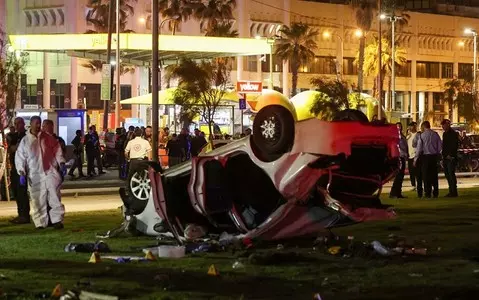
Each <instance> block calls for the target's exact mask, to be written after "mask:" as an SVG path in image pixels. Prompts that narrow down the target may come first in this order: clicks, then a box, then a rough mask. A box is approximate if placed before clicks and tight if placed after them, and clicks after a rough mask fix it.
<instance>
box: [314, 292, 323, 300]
mask: <svg viewBox="0 0 479 300" xmlns="http://www.w3.org/2000/svg"><path fill="white" fill-rule="evenodd" d="M313 300H322V299H321V295H319V293H316V294H314V296H313Z"/></svg>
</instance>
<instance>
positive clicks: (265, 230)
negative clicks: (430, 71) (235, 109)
mask: <svg viewBox="0 0 479 300" xmlns="http://www.w3.org/2000/svg"><path fill="white" fill-rule="evenodd" d="M262 97H264V95H263V96H262ZM266 98H267V99H264V98H263V99H262V100H263V101H261V100H259V101H258V104H259V105H260V110H259V111H258V113H257V115H256V117H255V119H254V124H253V128H254V130H253V135H252V136H249V137H245V138H243V139H240V140H236V141H233V142H230V143H228V144H227V145H223V146H222V147H220V148H217V149H215V150H213V151H211V152H209V153H206V154H203V155H200V156H199V157H196V158H193V159H192V160H190V161H187V162H185V163H183V164H180V165H178V166H175V167H172V168H170V169H168V170H165V171H163V170H162V169H161V167H160V166H158V165H155V164H152V163H150V164H149V166H150V168H149V170H148V178H149V181H150V183H149V184H150V185H151V193H150V195H149V197H148V199H147V200H143V201H141V200H138V199H136V198H135V197H132V196H131V195H129V194H128V193H122V199H123V202H124V212H125V219H126V220H128V222H129V226H127V227H128V228H129V230H130V231H134V232H136V233H141V234H146V235H158V234H160V233H163V232H165V231H168V232H171V233H173V235H174V236H175V237H176V238H177V240H178V241H179V242H181V241H182V240H183V235H184V234H183V233H184V231H185V228H186V226H187V225H188V224H196V225H198V226H201V227H203V228H206V229H207V231H209V232H222V231H229V232H237V233H244V234H246V235H247V236H248V237H251V238H256V237H259V238H262V239H266V240H275V239H283V238H290V237H294V236H302V235H308V234H316V233H317V232H318V231H319V230H321V229H324V228H333V227H338V226H345V225H350V224H354V223H358V222H363V221H369V220H381V219H388V218H393V217H394V216H395V213H394V211H393V209H392V208H391V207H390V206H387V205H383V204H382V203H381V201H380V198H379V196H380V192H381V188H382V186H383V184H384V183H386V182H387V181H389V180H390V179H391V178H392V177H393V176H394V175H395V174H396V172H397V170H398V166H399V151H398V137H399V135H398V131H397V128H396V126H395V125H381V124H379V125H378V124H374V123H370V122H369V121H368V119H367V117H366V116H365V115H364V114H363V113H362V112H360V111H356V110H345V111H342V112H340V113H339V114H338V115H337V116H336V118H335V120H334V121H332V122H327V121H321V120H318V119H316V118H309V119H300V120H298V117H297V116H296V114H295V109H294V102H292V101H290V100H288V99H286V98H284V97H282V96H279V95H275V94H273V95H269V96H267V97H266Z"/></svg>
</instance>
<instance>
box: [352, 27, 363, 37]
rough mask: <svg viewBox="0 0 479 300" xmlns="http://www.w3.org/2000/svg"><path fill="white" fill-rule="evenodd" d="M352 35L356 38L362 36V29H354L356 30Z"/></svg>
mask: <svg viewBox="0 0 479 300" xmlns="http://www.w3.org/2000/svg"><path fill="white" fill-rule="evenodd" d="M354 35H355V36H357V37H358V38H359V37H362V36H363V31H362V30H361V29H356V31H355V32H354Z"/></svg>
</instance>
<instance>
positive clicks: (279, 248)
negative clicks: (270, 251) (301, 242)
mask: <svg viewBox="0 0 479 300" xmlns="http://www.w3.org/2000/svg"><path fill="white" fill-rule="evenodd" d="M283 249H284V246H283V245H282V244H278V246H276V250H283Z"/></svg>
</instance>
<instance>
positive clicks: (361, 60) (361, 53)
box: [358, 35, 366, 93]
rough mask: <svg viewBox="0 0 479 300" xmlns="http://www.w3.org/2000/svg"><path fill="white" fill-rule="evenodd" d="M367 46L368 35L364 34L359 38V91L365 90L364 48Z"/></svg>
mask: <svg viewBox="0 0 479 300" xmlns="http://www.w3.org/2000/svg"><path fill="white" fill-rule="evenodd" d="M365 47H366V37H365V36H364V35H363V36H361V38H360V39H359V57H358V92H360V93H362V91H363V76H364V75H363V68H364V48H365Z"/></svg>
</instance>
